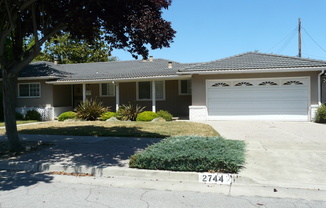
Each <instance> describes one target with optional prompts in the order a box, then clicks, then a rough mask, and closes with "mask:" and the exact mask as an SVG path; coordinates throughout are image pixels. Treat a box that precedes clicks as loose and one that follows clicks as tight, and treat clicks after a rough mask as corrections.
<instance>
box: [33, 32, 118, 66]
mask: <svg viewBox="0 0 326 208" xmlns="http://www.w3.org/2000/svg"><path fill="white" fill-rule="evenodd" d="M110 54H111V53H110V48H109V46H108V45H107V44H106V43H105V41H104V40H101V39H97V40H94V43H93V44H92V45H90V44H89V43H88V42H86V41H84V40H77V39H72V38H71V37H70V34H69V33H65V34H63V35H55V36H54V37H52V38H50V40H49V41H47V42H45V46H44V50H43V51H41V52H40V54H39V55H38V56H37V57H36V58H35V59H34V61H53V59H54V58H58V59H59V60H61V61H60V62H61V63H62V64H71V63H89V62H106V61H115V60H116V59H117V58H116V57H110Z"/></svg>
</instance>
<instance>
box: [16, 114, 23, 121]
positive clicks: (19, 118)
mask: <svg viewBox="0 0 326 208" xmlns="http://www.w3.org/2000/svg"><path fill="white" fill-rule="evenodd" d="M16 120H24V116H23V114H21V113H18V112H16Z"/></svg>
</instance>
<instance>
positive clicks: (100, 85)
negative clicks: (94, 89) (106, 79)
mask: <svg viewBox="0 0 326 208" xmlns="http://www.w3.org/2000/svg"><path fill="white" fill-rule="evenodd" d="M102 84H112V85H113V95H103V94H102ZM99 88H100V97H115V85H114V84H113V83H100V84H99Z"/></svg>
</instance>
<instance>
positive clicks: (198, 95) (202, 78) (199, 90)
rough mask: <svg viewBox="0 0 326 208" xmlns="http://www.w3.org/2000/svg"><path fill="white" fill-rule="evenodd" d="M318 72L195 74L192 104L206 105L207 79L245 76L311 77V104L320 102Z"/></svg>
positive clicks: (240, 77) (241, 77)
mask: <svg viewBox="0 0 326 208" xmlns="http://www.w3.org/2000/svg"><path fill="white" fill-rule="evenodd" d="M318 73H319V72H288V73H260V74H252V73H247V74H221V75H194V76H193V79H192V89H193V92H192V105H193V106H205V105H206V80H207V79H243V78H247V79H249V78H265V77H270V78H277V77H301V76H308V77H310V86H311V87H310V97H311V104H312V105H314V104H318Z"/></svg>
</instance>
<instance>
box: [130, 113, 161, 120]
mask: <svg viewBox="0 0 326 208" xmlns="http://www.w3.org/2000/svg"><path fill="white" fill-rule="evenodd" d="M158 117H159V115H157V113H154V112H152V111H144V112H142V113H140V114H138V116H137V119H136V121H151V120H153V119H154V118H158Z"/></svg>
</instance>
